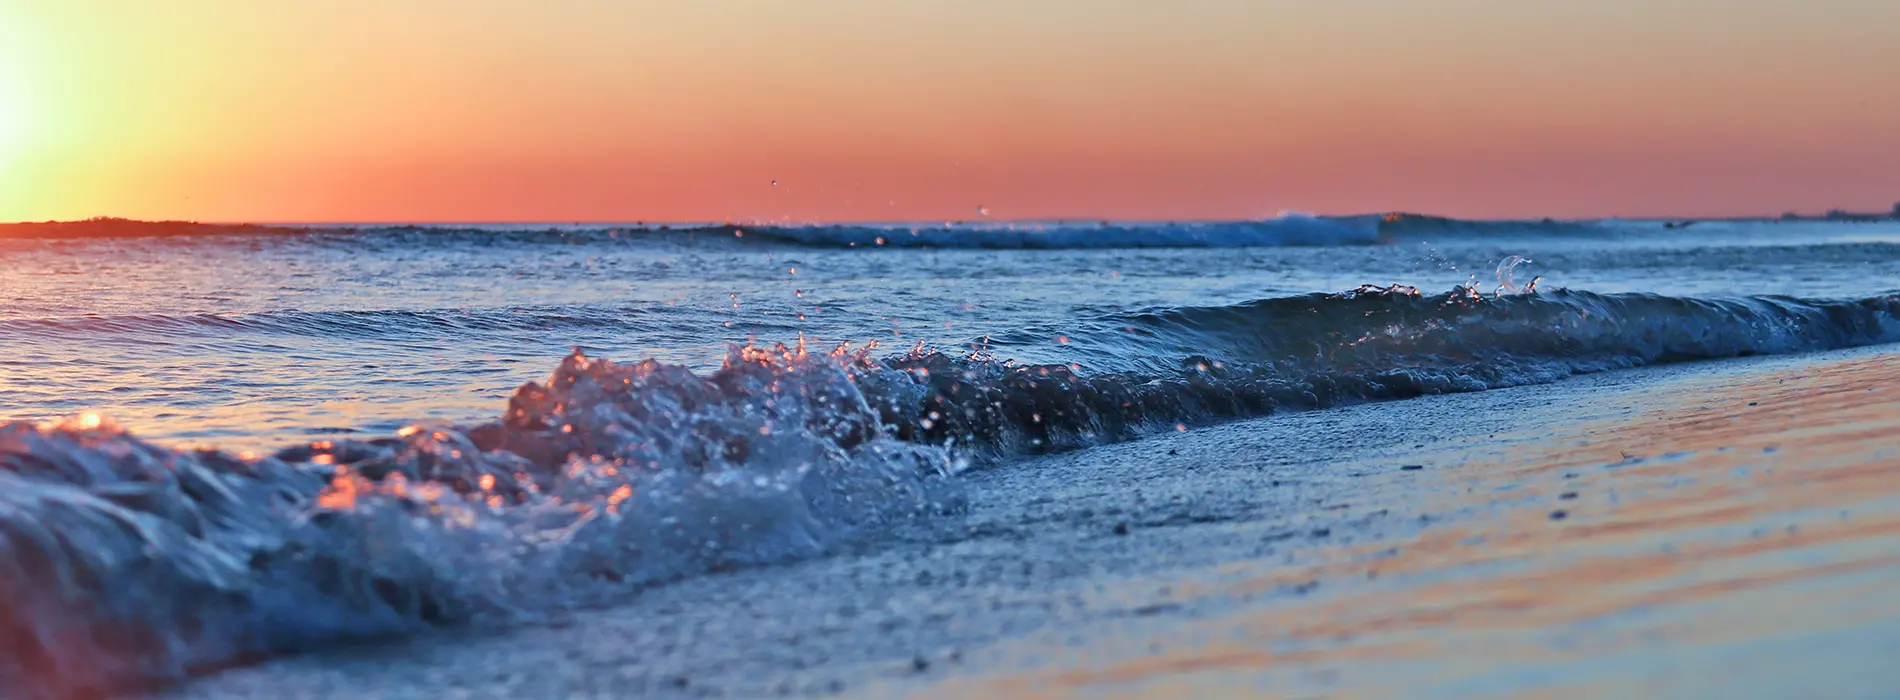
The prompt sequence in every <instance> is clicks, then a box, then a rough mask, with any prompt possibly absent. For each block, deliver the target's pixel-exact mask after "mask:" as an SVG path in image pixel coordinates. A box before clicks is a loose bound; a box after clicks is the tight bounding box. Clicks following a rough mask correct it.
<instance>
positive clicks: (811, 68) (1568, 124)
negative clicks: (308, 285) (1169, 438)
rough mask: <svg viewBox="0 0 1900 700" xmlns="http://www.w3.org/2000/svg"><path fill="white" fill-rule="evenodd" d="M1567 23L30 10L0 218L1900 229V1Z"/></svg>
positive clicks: (0, 14)
mask: <svg viewBox="0 0 1900 700" xmlns="http://www.w3.org/2000/svg"><path fill="white" fill-rule="evenodd" d="M1564 5H1566V6H1567V7H1559V3H1548V2H1522V1H1521V0H1439V1H1435V2H1418V1H1414V0H1376V1H1375V0H1277V1H1269V0H1227V1H1220V2H1217V1H1212V0H1208V1H1192V0H1184V1H1179V2H1172V3H1161V2H1151V1H1149V0H958V1H956V2H951V1H950V0H937V1H924V0H913V1H910V2H900V1H898V0H795V1H786V0H717V1H711V2H688V1H687V0H679V1H677V2H658V1H640V0H621V1H612V0H549V1H548V2H542V3H527V2H512V1H510V2H502V1H500V0H402V1H401V2H387V1H383V0H328V1H318V0H272V1H270V2H254V1H250V0H168V1H167V2H163V3H128V2H120V1H118V0H0V220H39V219H49V218H58V219H69V218H83V217H87V216H94V215H114V216H127V217H134V218H188V219H199V220H211V221H229V220H246V221H528V220H533V221H579V220H618V221H629V220H751V219H758V218H781V217H789V218H792V219H797V220H811V219H918V220H931V219H941V218H974V217H975V215H976V208H977V207H978V206H979V205H983V206H987V207H989V209H990V210H991V211H992V212H993V213H994V214H995V215H996V216H998V217H1006V218H1034V217H1051V216H1082V217H1117V218H1207V217H1247V216H1263V215H1271V214H1273V213H1275V212H1278V211H1280V210H1283V209H1292V210H1301V211H1316V212H1327V213H1343V212H1358V211H1382V210H1389V209H1404V210H1414V211H1427V212H1435V213H1445V214H1451V215H1459V216H1546V215H1548V216H1604V215H1625V216H1640V215H1668V214H1679V215H1704V214H1774V213H1779V212H1781V211H1783V210H1788V209H1798V210H1804V211H1820V210H1825V209H1828V208H1833V207H1844V208H1851V209H1878V210H1885V209H1886V208H1887V207H1889V206H1891V204H1892V203H1893V202H1894V201H1895V200H1900V90H1896V89H1895V88H1894V86H1896V85H1900V41H1894V40H1893V38H1892V32H1893V31H1894V30H1895V28H1896V27H1900V2H1893V1H1892V0H1816V1H1814V2H1808V3H1791V2H1785V1H1782V0H1673V1H1671V0H1655V1H1654V2H1644V1H1642V0H1601V1H1599V2H1594V3H1583V2H1578V3H1565V4H1564ZM774 180H777V181H778V183H779V184H778V186H776V187H774V186H773V185H772V184H771V182H772V181H774Z"/></svg>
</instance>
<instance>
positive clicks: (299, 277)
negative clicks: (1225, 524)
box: [0, 215, 1900, 697]
mask: <svg viewBox="0 0 1900 700" xmlns="http://www.w3.org/2000/svg"><path fill="white" fill-rule="evenodd" d="M74 231H80V232H81V233H74ZM113 231H114V234H113V235H84V234H83V229H71V230H55V229H47V230H46V231H43V232H39V233H34V234H31V235H9V236H7V237H4V238H0V272H4V274H0V299H5V304H4V305H0V348H3V349H4V350H5V351H6V352H5V353H4V355H0V407H4V409H5V412H6V413H5V414H4V415H0V418H4V419H8V420H11V421H13V422H10V423H6V424H5V425H4V426H0V482H4V483H0V591H5V593H4V595H5V598H3V599H0V634H4V635H6V636H5V639H7V640H9V643H10V644H12V645H13V647H14V648H16V649H18V650H20V651H19V652H18V653H16V654H14V655H12V656H9V657H8V658H5V659H0V687H7V688H15V689H19V690H18V692H19V694H20V695H23V696H29V697H30V696H34V695H46V696H57V695H60V694H64V693H74V692H79V691H81V690H87V689H96V688H118V687H121V686H123V685H124V684H128V683H130V684H138V683H146V682H154V681H168V680H175V679H179V678H183V677H185V676H187V675H189V674H192V673H194V672H199V671H203V670H207V669H214V668H218V667H222V666H226V665H229V664H233V663H237V662H241V661H244V660H249V659H255V658H258V657H260V656H267V655H276V654H285V653H293V652H299V651H307V650H313V649H320V648H325V647H328V646H332V645H335V644H339V643H343V642H348V641H351V640H360V639H369V638H385V637H389V636H392V635H394V636H402V635H410V634H418V633H422V632H425V631H427V630H430V629H435V628H440V627H443V626H453V625H459V624H467V623H483V624H486V623H497V624H503V625H506V624H523V623H532V621H535V620H544V619H548V618H549V617H550V616H559V615H563V614H569V613H571V612H572V611H575V610H584V609H600V608H603V607H611V606H614V605H618V604H621V603H624V602H626V601H629V600H631V599H633V598H634V597H636V596H638V595H640V593H641V592H643V591H650V590H653V589H654V587H656V586H661V585H664V584H667V583H669V582H676V581H680V580H685V579H692V578H694V577H699V576H704V575H708V574H717V573H721V572H730V571H735V570H747V571H752V570H760V571H767V572H769V571H771V570H773V569H772V567H775V566H781V565H785V564H788V563H791V562H799V561H807V560H811V559H814V558H821V557H825V556H829V555H832V554H835V553H837V552H839V551H859V552H862V551H875V550H877V549H878V548H879V547H880V543H884V542H892V541H909V540H907V539H906V538H913V539H914V537H915V535H914V533H915V532H916V531H917V530H918V529H919V528H922V529H924V530H930V529H932V528H940V527H943V526H945V524H946V523H957V522H959V521H960V519H963V518H967V517H968V514H969V513H970V512H972V508H974V507H977V506H978V505H980V502H981V500H982V499H983V498H984V497H985V493H984V491H983V489H982V488H980V487H976V486H972V484H973V483H978V482H980V481H981V477H982V475H984V474H993V473H998V472H1003V471H1007V470H1010V469H1021V468H1025V467H1024V465H1025V464H1029V463H1030V462H1029V461H1026V460H1033V459H1037V458H1040V457H1041V456H1046V455H1050V454H1058V453H1060V454H1070V453H1074V454H1083V455H1088V454H1103V455H1105V456H1104V457H1103V460H1104V461H1103V463H1102V464H1100V465H1097V468H1099V469H1101V470H1104V473H1109V474H1113V473H1115V470H1116V469H1118V468H1125V467H1127V466H1128V465H1127V464H1124V463H1120V462H1116V461H1115V460H1114V459H1113V458H1111V457H1110V456H1107V455H1111V454H1112V453H1105V452H1102V451H1103V450H1104V449H1106V448H1104V446H1106V445H1111V444H1115V443H1127V442H1131V441H1141V440H1154V439H1161V438H1164V437H1165V439H1168V440H1172V441H1174V442H1173V443H1170V444H1176V445H1179V446H1180V447H1179V449H1180V450H1181V451H1182V452H1184V453H1188V454H1194V453H1196V451H1197V449H1198V450H1201V451H1206V450H1217V449H1218V446H1219V445H1220V444H1223V443H1219V442H1198V443H1197V435H1196V433H1197V432H1200V433H1202V434H1203V435H1207V434H1208V433H1205V432H1202V431H1211V430H1214V429H1216V428H1218V427H1221V426H1222V425H1223V424H1231V423H1233V422H1235V421H1241V420H1258V419H1265V420H1267V421H1273V420H1276V419H1277V418H1276V417H1290V416H1301V417H1303V418H1302V420H1307V421H1315V420H1319V419H1318V418H1313V416H1320V417H1323V416H1326V415H1328V413H1327V412H1328V411H1343V410H1348V409H1352V408H1354V407H1358V406H1363V405H1367V404H1376V403H1379V402H1387V401H1399V402H1404V401H1407V400H1417V399H1422V398H1428V397H1437V396H1445V395H1454V394H1469V393H1475V392H1485V391H1490V390H1498V389H1508V388H1511V387H1524V386H1533V385H1543V384H1548V383H1552V382H1557V381H1560V380H1565V379H1568V378H1572V377H1576V376H1579V375H1596V374H1600V373H1614V372H1620V371H1625V370H1630V369H1632V368H1637V367H1643V366H1651V365H1664V364H1673V363H1684V362H1701V361H1712V360H1728V359H1730V358H1739V357H1744V356H1755V355H1782V354H1793V353H1808V352H1816V351H1828V350H1839V349H1845V348H1856V347H1862V346H1871V345H1879V344H1885V343H1892V342H1896V341H1900V223H1897V222H1891V221H1888V222H1824V221H1787V222H1783V221H1741V220H1737V221H1701V222H1696V223H1694V224H1693V225H1689V226H1683V225H1681V223H1679V222H1663V221H1625V220H1605V221H1562V222H1559V221H1525V222H1495V221H1461V220H1449V219H1439V218H1430V217H1415V216H1395V217H1377V216H1372V217H1311V216H1302V215H1284V216H1282V217H1279V218H1275V219H1267V220H1260V221H1246V222H1188V223H1153V222H1039V223H992V222H987V221H986V222H975V223H972V222H935V223H927V224H919V223H902V224H897V223H893V224H851V225H843V224H838V225H792V224H758V225H694V224H672V225H659V224H646V223H641V224H633V223H629V224H622V225H608V224H568V225H439V224H432V225H408V224H388V225H382V224H377V225H369V224H351V225H298V226H275V227H248V226H247V227H217V226H196V225H191V226H184V225H180V226H165V225H147V226H146V227H144V228H141V227H140V226H138V225H132V224H115V225H114V227H113ZM1225 429H1227V430H1229V431H1230V432H1231V429H1232V426H1231V425H1227V426H1225ZM1216 432H1218V431H1216ZM1200 439H1203V440H1206V441H1213V440H1216V438H1213V437H1205V438H1200ZM1221 439H1232V438H1231V435H1230V436H1229V437H1228V438H1221ZM1312 439H1313V440H1318V441H1322V442H1323V441H1324V440H1350V439H1352V438H1350V437H1341V436H1332V437H1326V436H1324V435H1321V436H1319V437H1314V438H1312ZM1197 445H1199V447H1197ZM1302 449H1311V446H1306V447H1303V448H1302ZM1130 459H1134V458H1130ZM1209 460H1210V464H1211V463H1212V461H1213V458H1212V457H1210V458H1209ZM1190 468H1191V467H1190ZM907 533H908V534H907Z"/></svg>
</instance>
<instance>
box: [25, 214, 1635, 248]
mask: <svg viewBox="0 0 1900 700" xmlns="http://www.w3.org/2000/svg"><path fill="white" fill-rule="evenodd" d="M1603 231H1605V228H1604V225H1603V224H1599V223H1593V222H1558V221H1550V220H1544V221H1470V220H1460V219H1447V218H1442V217H1431V216H1421V215H1413V214H1389V215H1363V216H1310V215H1304V214H1286V215H1282V216H1279V217H1275V218H1270V219H1256V220H1244V221H1188V222H1141V221H1099V222H1015V223H991V222H945V223H931V224H918V223H888V224H871V223H848V224H844V223H841V224H819V223H813V224H785V223H768V222H760V223H756V224H677V225H649V224H635V225H625V226H609V225H581V224H576V225H558V226H557V225H527V224H507V225H501V224H496V225H475V224H307V225H288V224H282V225H257V224H204V223H196V222H177V221H170V222H144V221H130V220H125V219H97V220H91V221H77V222H48V223H26V224H5V225H0V239H7V238H14V239H111V238H192V239H202V238H218V237H238V238H258V237H286V238H294V237H305V238H308V237H321V238H341V239H345V240H348V239H361V240H364V241H366V242H371V241H373V242H389V241H398V242H403V243H426V242H428V241H430V240H434V241H459V240H471V239H472V240H479V241H491V242H492V241H510V242H523V243H527V242H536V241H546V242H571V241H603V240H625V241H627V242H637V241H643V240H670V239H677V238H694V239H713V240H720V239H724V240H727V241H729V242H730V243H733V244H739V245H745V244H757V243H766V244H779V245H797V246H810V247H824V248H866V249H870V248H879V247H891V248H992V249H1076V248H1206V247H1245V246H1334V245H1370V244H1378V243H1386V242H1391V241H1393V240H1395V239H1397V238H1418V237H1424V236H1432V237H1444V236H1447V235H1502V234H1527V235H1591V234H1596V233H1601V232H1603Z"/></svg>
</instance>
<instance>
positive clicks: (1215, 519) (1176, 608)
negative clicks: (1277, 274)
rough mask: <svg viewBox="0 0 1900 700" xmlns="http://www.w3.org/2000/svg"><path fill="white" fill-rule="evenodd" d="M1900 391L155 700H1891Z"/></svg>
mask: <svg viewBox="0 0 1900 700" xmlns="http://www.w3.org/2000/svg"><path fill="white" fill-rule="evenodd" d="M1897 357H1900V348H1896V347H1895V346H1892V345H1888V346H1878V347H1873V348H1863V349H1858V350H1846V351H1835V352H1827V353H1817V354H1811V355H1797V356H1778V357H1767V358H1748V359H1740V360H1728V361H1720V362H1708V363H1695V364H1688V365H1675V366H1668V367H1656V368H1646V369H1636V370H1628V371H1620V372H1610V373H1605V374H1600V375H1591V376H1586V377H1577V378H1573V379H1570V380H1566V381H1562V382H1558V383H1554V384H1546V385H1538V386H1525V387H1517V388H1512V389H1503V390H1496V391H1489V392H1480V393H1475V394H1459V395H1445V396H1431V397H1424V398H1420V399H1412V400H1406V401H1399V402H1391V403H1383V404H1366V405H1359V406H1350V407H1344V408H1338V409H1332V410H1324V411H1315V412H1308V413H1300V414H1289V415H1282V416H1275V417H1269V418H1265V419H1260V420H1254V421H1244V422H1239V423H1232V424H1226V425H1221V426H1215V427H1211V428H1206V429H1200V430H1194V431H1189V432H1183V433H1175V434H1169V435H1163V436H1159V437H1156V438H1151V439H1147V440H1142V441H1138V442H1134V443H1127V444H1121V445H1108V446H1103V447H1097V448H1091V449H1088V450H1082V451H1077V452H1071V453H1065V454H1059V455H1051V456H1047V457H1040V458H1035V459H1031V460H1025V461H1022V462H1017V463H1012V464H1009V465H1005V466H1002V467H998V468H994V469H989V470H985V471H979V472H975V473H971V474H969V475H967V478H966V481H967V482H968V484H969V490H970V497H971V502H972V509H971V511H970V512H969V513H967V514H964V515H961V516H956V517H948V518H944V519H942V520H941V521H938V522H931V523H926V524H921V525H919V526H918V527H917V528H915V529H914V530H909V531H905V532H901V533H899V534H897V535H895V536H894V537H893V538H890V539H886V540H883V541H878V542H871V543H862V546H859V547H856V548H854V549H852V550H850V551H845V552H840V553H838V554H836V555H834V556H831V557H827V558H823V559H819V560H814V561H808V562H803V563H798V564H793V565H789V566H784V567H772V568H763V569H750V570H742V571H736V572H728V573H722V574H716V575H712V576H706V577H699V578H693V579H688V580H685V581H680V582H676V583H673V584H669V585H665V586H660V587H657V588H654V589H651V590H649V591H647V592H645V593H643V594H641V595H640V596H639V597H638V598H636V599H634V600H632V601H629V603H628V604H627V605H624V606H621V607H616V608H612V609H608V610H599V611H585V612H581V613H577V614H575V615H573V616H572V617H571V618H568V619H563V620H558V621H555V622H553V623H551V624H547V625H538V626H530V627H522V628H517V629H512V630H479V631H478V630H443V631H439V632H434V633H431V634H429V635H426V636H424V637H422V638H419V639H415V640H411V641H409V642H404V643H397V644H392V645H383V646H376V647H358V648H350V649H338V650H331V651H323V652H317V653H313V654H309V655H305V656H299V657H291V658H285V659H279V660H274V661H270V662H266V663H264V664H262V665H259V666H255V667H250V668H242V669H235V670H232V671H229V672H226V673H223V674H218V675H214V676H211V677H208V678H205V679H201V680H198V681H195V682H193V683H190V684H187V685H184V686H182V687H179V688H175V689H173V690H170V691H167V692H164V693H160V694H158V695H155V696H154V697H165V698H180V699H182V698H242V697H285V696H290V697H346V696H347V697H389V698H395V697H418V696H429V697H503V696H511V695H512V696H524V695H525V696H540V695H547V696H580V697H587V696H598V697H617V696H627V695H632V696H654V697H692V696H703V695H723V696H728V697H755V696H772V695H780V694H788V695H835V694H847V695H856V696H862V697H888V696H896V695H914V696H919V697H967V696H973V695H983V694H988V695H998V696H1007V697H1024V696H1031V697H1066V696H1073V695H1089V696H1092V697H1094V696H1111V697H1113V696H1134V695H1141V696H1155V695H1164V696H1165V695H1170V694H1173V695H1181V696H1193V697H1206V696H1250V697H1251V696H1259V695H1261V694H1266V695H1290V696H1310V695H1315V694H1325V695H1343V696H1383V695H1390V694H1392V693H1394V692H1399V691H1404V692H1405V694H1408V695H1415V696H1416V695H1423V696H1444V697H1450V696H1459V697H1464V696H1472V695H1514V694H1520V693H1525V692H1538V693H1544V694H1551V695H1557V696H1602V695H1604V694H1606V693H1607V694H1610V695H1616V694H1619V693H1622V694H1627V693H1638V694H1642V695H1647V696H1655V697H1695V696H1702V695H1705V694H1707V693H1709V692H1720V693H1725V694H1739V695H1744V696H1746V695H1765V696H1774V695H1775V694H1776V692H1775V691H1776V690H1778V689H1780V690H1786V689H1790V688H1796V687H1800V688H1805V689H1807V690H1818V691H1820V692H1819V695H1810V696H1825V697H1869V696H1877V695H1879V694H1881V693H1883V692H1892V691H1894V690H1895V688H1893V687H1880V686H1878V685H1875V684H1878V683H1881V682H1882V681H1881V678H1882V675H1881V674H1879V673H1878V672H1877V671H1878V669H1879V668H1881V667H1882V666H1881V665H1880V660H1881V659H1888V658H1891V657H1892V652H1893V650H1894V649H1895V648H1896V647H1895V644H1897V643H1900V634H1895V633H1890V632H1887V631H1886V630H1887V629H1892V628H1894V625H1892V624H1891V622H1892V621H1894V620H1895V619H1900V603H1895V602H1888V601H1883V600H1881V596H1879V595H1878V593H1879V592H1880V591H1882V590H1890V587H1889V586H1888V584H1890V583H1892V582H1894V581H1896V580H1900V561H1896V560H1894V559H1892V558H1891V556H1890V554H1888V553H1890V552H1893V551H1900V527H1896V524H1900V499H1897V498H1896V497H1895V494H1900V489H1896V488H1895V486H1900V395H1895V394H1893V393H1892V392H1893V390H1892V389H1891V388H1889V387H1891V386H1894V385H1895V384H1896V382H1895V380H1896V379H1900V362H1895V359H1896V358H1897ZM1817 591H1818V592H1817ZM1889 597H1890V596H1889ZM1791 619H1801V620H1808V621H1811V622H1810V623H1809V624H1803V625H1801V626H1800V627H1799V629H1794V628H1792V627H1791V626H1790V625H1786V624H1782V623H1785V621H1787V620H1791ZM1696 629H1706V630H1709V632H1708V633H1707V634H1703V635H1700V636H1698V635H1695V634H1692V633H1693V632H1694V630H1696ZM1797 633H1798V634H1797ZM1791 650H1792V652H1791ZM1791 653H1792V655H1791ZM1770 661H1772V662H1773V663H1769V662H1770ZM1790 684H1807V685H1801V686H1797V685H1790ZM1817 684H1818V685H1817ZM1857 684H1858V685H1857Z"/></svg>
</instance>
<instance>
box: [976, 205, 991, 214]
mask: <svg viewBox="0 0 1900 700" xmlns="http://www.w3.org/2000/svg"><path fill="white" fill-rule="evenodd" d="M976 215H977V216H989V215H990V208H989V207H986V206H983V205H981V204H978V205H977V206H976Z"/></svg>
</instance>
